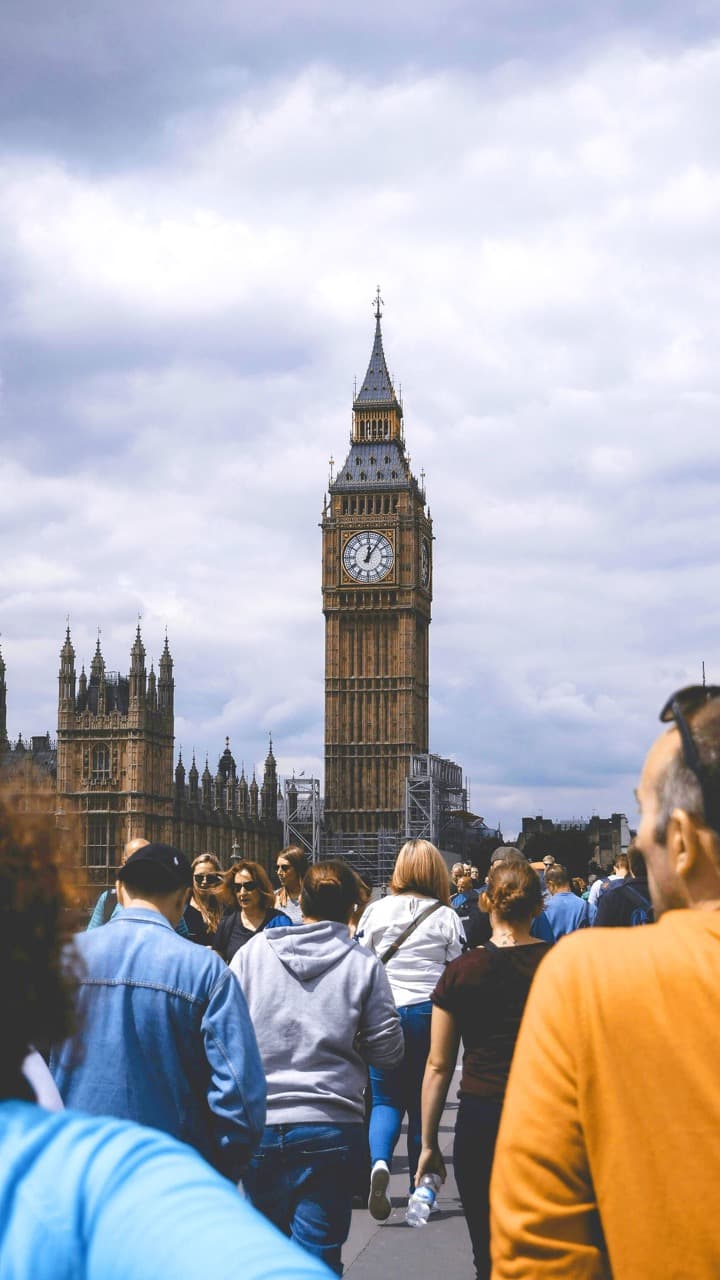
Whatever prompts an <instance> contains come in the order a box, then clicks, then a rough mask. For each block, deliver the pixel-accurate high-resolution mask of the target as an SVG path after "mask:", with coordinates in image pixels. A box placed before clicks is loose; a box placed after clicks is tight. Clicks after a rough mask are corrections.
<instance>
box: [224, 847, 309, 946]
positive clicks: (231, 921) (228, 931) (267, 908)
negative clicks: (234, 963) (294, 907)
mask: <svg viewBox="0 0 720 1280" xmlns="http://www.w3.org/2000/svg"><path fill="white" fill-rule="evenodd" d="M226 884H227V885H228V888H229V889H230V891H231V892H232V894H233V895H234V898H235V902H236V904H237V905H236V909H235V910H234V911H231V912H230V914H229V915H226V916H225V917H224V918H223V919H222V920H221V921H220V924H219V926H218V929H217V932H216V934H215V936H214V938H213V942H212V945H213V946H214V948H215V950H216V951H219V952H220V955H221V956H222V958H223V960H225V961H227V963H228V964H229V963H230V961H231V960H232V958H233V956H234V955H235V952H236V951H239V950H240V948H241V947H244V946H245V944H246V943H247V942H250V940H251V938H254V937H255V935H256V934H258V933H262V932H263V931H264V930H265V929H277V928H282V926H283V925H288V924H292V920H291V919H290V918H289V917H288V916H286V915H285V913H284V912H283V911H276V909H275V907H274V906H273V901H274V894H273V890H272V885H271V884H270V880H269V877H268V873H267V871H266V870H265V868H264V867H261V865H260V863H259V862H248V861H247V860H245V861H243V862H236V863H235V866H234V867H231V868H230V871H229V872H228V874H227V880H226Z"/></svg>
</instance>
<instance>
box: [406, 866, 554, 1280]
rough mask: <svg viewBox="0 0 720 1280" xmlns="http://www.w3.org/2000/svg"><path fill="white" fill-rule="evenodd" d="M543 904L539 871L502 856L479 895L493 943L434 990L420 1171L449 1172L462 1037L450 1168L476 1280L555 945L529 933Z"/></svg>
mask: <svg viewBox="0 0 720 1280" xmlns="http://www.w3.org/2000/svg"><path fill="white" fill-rule="evenodd" d="M542 905H543V897H542V887H541V884H540V878H539V876H538V875H537V873H536V872H535V871H533V868H532V867H531V866H530V865H529V864H528V863H527V862H526V861H525V860H524V859H523V860H519V859H514V860H509V859H508V860H506V861H499V862H495V863H494V864H493V866H491V868H490V871H489V872H488V878H487V886H486V888H485V891H484V892H483V893H482V895H481V897H480V906H481V907H482V910H483V911H487V912H488V913H489V915H490V924H491V927H492V934H491V937H490V941H489V942H487V943H486V944H485V946H483V947H476V948H475V950H473V951H468V952H467V954H466V955H464V956H461V957H460V959H459V960H455V961H454V963H453V964H450V965H448V967H447V969H446V970H445V972H444V973H443V974H442V976H441V978H440V981H439V982H438V984H437V986H436V988H435V990H434V991H433V994H432V1002H433V1011H432V1030H431V1039H430V1053H429V1056H428V1061H427V1067H426V1069H425V1079H424V1081H423V1089H422V1151H421V1153H420V1161H419V1164H418V1170H417V1175H418V1178H420V1177H422V1175H423V1174H425V1173H437V1174H439V1176H440V1177H441V1178H442V1179H443V1180H444V1179H445V1163H444V1161H443V1158H442V1155H441V1154H440V1148H439V1145H438V1128H439V1125H440V1117H441V1115H442V1111H443V1107H444V1105H445V1098H446V1096H447V1091H448V1086H449V1084H450V1081H451V1079H452V1073H453V1071H454V1069H455V1063H456V1061H457V1052H458V1045H459V1043H460V1040H461V1039H462V1042H463V1047H464V1054H463V1067H462V1077H461V1080H460V1106H459V1108H458V1113H457V1120H456V1124H455V1146H454V1149H453V1168H454V1172H455V1179H456V1181H457V1186H458V1191H459V1192H460V1199H461V1201H462V1206H463V1209H464V1210H465V1219H466V1221H467V1226H468V1231H469V1232H470V1239H471V1241H472V1247H473V1255H474V1258H475V1271H476V1276H477V1278H478V1280H488V1278H489V1276H490V1227H489V1209H488V1195H489V1187H490V1170H491V1168H492V1160H493V1153H494V1151H495V1140H496V1138H497V1130H498V1124H499V1122H500V1112H501V1110H502V1103H503V1097H504V1095H505V1087H506V1085H507V1078H508V1073H509V1071H510V1062H511V1060H512V1055H513V1050H514V1048H515V1040H516V1039H517V1034H518V1030H519V1028H520V1019H521V1018H522V1014H523V1009H524V1008H525V1001H526V1000H527V997H528V992H529V990H530V984H531V982H532V980H533V977H534V975H535V971H536V969H537V967H538V965H539V964H540V961H541V960H542V958H543V956H544V955H546V954H547V952H548V951H549V950H550V944H549V943H547V942H543V941H540V940H539V939H537V938H535V937H533V936H532V934H531V932H530V929H531V926H532V922H533V920H534V919H535V917H536V916H538V915H539V914H540V912H541V911H542Z"/></svg>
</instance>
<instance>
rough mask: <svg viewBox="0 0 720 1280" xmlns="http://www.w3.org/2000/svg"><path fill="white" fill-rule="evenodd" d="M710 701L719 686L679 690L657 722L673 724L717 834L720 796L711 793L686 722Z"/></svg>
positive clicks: (719, 693)
mask: <svg viewBox="0 0 720 1280" xmlns="http://www.w3.org/2000/svg"><path fill="white" fill-rule="evenodd" d="M713 698H720V685H717V684H689V685H687V686H686V688H684V689H678V691H677V693H673V694H671V695H670V697H669V698H668V700H667V702H666V703H665V705H664V707H663V709H662V711H661V712H660V719H661V721H662V722H663V724H669V723H670V721H674V722H675V724H676V726H677V729H678V733H679V734H680V739H681V742H682V749H683V759H684V761H685V764H686V765H687V767H688V769H689V770H690V772H691V773H693V774H694V775H695V777H696V778H697V780H698V783H699V786H700V791H701V792H702V801H703V811H704V813H705V821H706V823H707V825H708V826H709V827H711V828H712V830H713V831H717V832H718V834H720V794H718V789H717V786H715V787H714V788H713V790H712V791H711V788H710V783H711V779H710V777H709V774H708V771H707V768H706V766H705V765H704V764H703V762H702V760H701V759H700V752H699V751H698V749H697V743H696V742H695V739H694V738H693V736H692V731H691V729H690V725H689V724H688V722H687V717H688V716H691V715H692V714H693V712H695V711H698V710H699V709H700V707H702V706H704V705H705V703H706V702H712V700H713Z"/></svg>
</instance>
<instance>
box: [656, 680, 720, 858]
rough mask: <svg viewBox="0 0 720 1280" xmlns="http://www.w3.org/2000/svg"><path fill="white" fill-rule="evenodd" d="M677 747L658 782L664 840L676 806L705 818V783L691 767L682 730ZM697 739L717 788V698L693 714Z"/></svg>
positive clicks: (719, 776)
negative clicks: (687, 759)
mask: <svg viewBox="0 0 720 1280" xmlns="http://www.w3.org/2000/svg"><path fill="white" fill-rule="evenodd" d="M676 732H677V733H678V744H677V750H676V752H675V754H674V755H673V757H672V759H671V760H670V761H669V763H668V765H667V767H666V769H665V772H664V774H663V776H662V777H661V778H660V780H659V782H658V788H657V797H658V816H657V820H656V823H655V839H656V840H657V841H658V843H660V844H662V843H664V841H665V837H666V835H667V829H668V823H669V821H670V818H671V816H672V814H673V812H674V811H675V809H684V810H685V813H687V814H689V815H690V817H692V818H695V819H697V820H698V821H700V822H702V821H704V818H705V806H704V804H703V794H702V787H701V786H700V783H699V782H698V780H697V778H696V777H695V774H694V773H693V771H692V769H688V767H687V765H686V763H685V757H684V755H683V750H682V742H681V741H680V735H679V731H676ZM691 732H692V736H693V740H694V742H695V744H696V746H697V749H698V753H699V755H700V760H701V762H702V764H703V766H704V768H705V772H706V777H707V784H706V785H708V786H709V787H711V788H712V790H713V791H716V790H717V789H718V788H720V715H719V714H718V704H717V702H713V703H710V704H708V706H707V707H706V708H703V709H702V710H701V711H700V712H699V713H698V714H697V715H695V716H693V718H692V723H691Z"/></svg>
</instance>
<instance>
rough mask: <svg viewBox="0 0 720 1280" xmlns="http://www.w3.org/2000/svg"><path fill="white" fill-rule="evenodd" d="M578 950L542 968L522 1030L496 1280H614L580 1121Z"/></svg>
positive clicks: (497, 1192) (501, 1144)
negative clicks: (609, 1278) (608, 1278)
mask: <svg viewBox="0 0 720 1280" xmlns="http://www.w3.org/2000/svg"><path fill="white" fill-rule="evenodd" d="M572 943H573V939H568V940H567V941H566V940H564V939H563V940H562V941H561V942H560V943H559V944H558V945H557V946H555V947H554V948H553V950H552V952H551V953H550V954H549V955H548V956H547V958H546V959H545V960H544V961H543V963H542V964H541V966H540V968H539V970H538V973H537V976H536V978H535V981H534V982H533V986H532V989H531V992H530V997H529V1000H528V1003H527V1005H526V1008H525V1014H524V1017H523V1021H522V1025H521V1028H520V1035H519V1037H518V1042H517V1046H516V1050H515V1056H514V1059H513V1065H512V1069H511V1072H510V1080H509V1082H508V1090H507V1095H506V1099H505V1105H504V1108H503V1116H502V1121H501V1125H500V1133H499V1135H498V1143H497V1148H496V1152H495V1163H494V1167H493V1177H492V1186H491V1192H490V1204H491V1231H492V1256H493V1271H492V1275H493V1280H520V1278H523V1280H531V1278H532V1280H539V1278H540V1277H542V1276H552V1277H553V1280H564V1278H565V1277H567V1280H601V1278H602V1277H606V1276H609V1275H610V1270H609V1267H608V1263H607V1255H606V1253H605V1249H604V1243H603V1238H602V1231H601V1228H600V1223H599V1218H598V1213H597V1206H596V1203H595V1195H594V1191H593V1185H592V1178H591V1176H590V1171H589V1167H588V1159H587V1153H586V1149H585V1141H584V1136H583V1132H582V1128H581V1124H580V1117H579V1107H578V1084H579V1082H578V1071H577V1065H576V1059H577V1057H578V1055H580V1054H582V1052H583V1036H582V1022H583V990H582V983H581V981H580V972H579V971H578V967H577V966H573V965H571V964H569V963H568V962H569V961H571V959H572V958H573V957H572V956H571V955H570V954H566V948H568V949H569V951H572ZM574 958H575V959H577V958H578V957H577V956H576V957H574Z"/></svg>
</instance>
